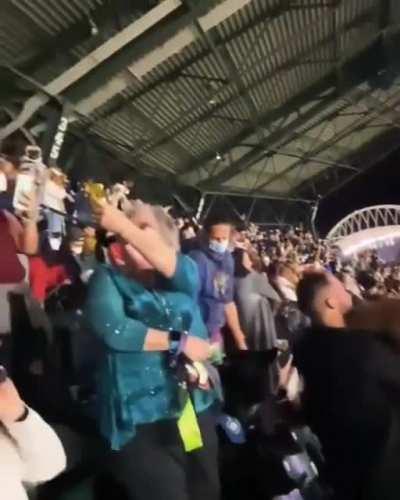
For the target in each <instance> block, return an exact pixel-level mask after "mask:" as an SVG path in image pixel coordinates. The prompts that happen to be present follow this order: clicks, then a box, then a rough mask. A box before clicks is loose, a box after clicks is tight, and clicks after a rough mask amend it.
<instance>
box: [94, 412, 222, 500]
mask: <svg viewBox="0 0 400 500" xmlns="http://www.w3.org/2000/svg"><path fill="white" fill-rule="evenodd" d="M199 425H200V429H201V432H202V436H203V443H204V446H203V448H201V449H200V450H197V451H194V452H191V453H186V452H185V451H184V449H183V446H182V441H181V438H180V436H179V434H178V429H177V424H176V422H175V421H170V422H160V423H156V424H149V425H145V426H140V427H139V429H138V431H137V434H136V436H135V438H134V439H132V441H131V442H130V443H128V445H126V446H125V447H124V448H123V449H122V450H121V451H119V452H117V453H113V455H112V457H111V460H110V464H109V465H108V466H107V471H106V475H105V477H103V478H102V480H101V481H100V482H99V484H98V488H96V489H97V494H96V499H99V500H100V499H101V500H103V499H104V500H105V499H107V500H109V499H110V498H118V500H218V499H219V495H220V487H219V472H218V441H217V435H216V431H215V422H214V418H213V417H211V416H210V415H202V416H200V417H199Z"/></svg>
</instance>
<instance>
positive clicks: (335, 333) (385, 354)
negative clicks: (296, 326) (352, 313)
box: [294, 327, 400, 500]
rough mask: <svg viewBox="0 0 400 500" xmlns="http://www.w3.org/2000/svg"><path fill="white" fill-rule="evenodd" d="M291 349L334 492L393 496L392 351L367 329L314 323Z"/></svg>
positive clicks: (395, 377)
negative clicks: (351, 328)
mask: <svg viewBox="0 0 400 500" xmlns="http://www.w3.org/2000/svg"><path fill="white" fill-rule="evenodd" d="M294 357H295V364H296V366H297V368H298V369H299V371H300V373H301V375H302V376H303V378H304V382H305V390H304V394H303V403H304V411H305V417H306V420H307V423H308V424H309V425H310V427H311V428H312V430H313V431H314V432H315V433H316V434H317V436H318V437H319V438H320V440H321V443H322V447H323V451H324V454H325V457H326V461H327V471H328V475H329V477H330V480H331V482H332V484H333V485H334V487H335V489H336V492H337V493H336V494H337V498H340V500H360V499H362V500H364V499H369V500H372V499H374V500H375V499H376V500H389V499H390V500H392V499H393V500H394V499H398V498H399V494H400V493H399V492H400V455H398V454H397V452H396V453H395V454H394V453H393V450H397V449H398V448H399V444H400V440H399V433H398V431H397V428H398V422H399V415H400V412H399V407H400V358H399V356H398V355H397V354H395V352H394V351H393V350H392V348H391V346H389V345H386V344H384V343H383V342H382V341H381V340H379V339H378V338H376V337H375V336H374V335H373V334H371V333H365V332H358V331H350V330H346V329H334V328H325V327H313V328H312V329H310V330H309V331H306V333H305V334H304V336H303V337H302V338H301V340H300V341H299V342H298V343H297V345H296V346H295V350H294Z"/></svg>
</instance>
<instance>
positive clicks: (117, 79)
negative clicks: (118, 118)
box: [78, 0, 251, 115]
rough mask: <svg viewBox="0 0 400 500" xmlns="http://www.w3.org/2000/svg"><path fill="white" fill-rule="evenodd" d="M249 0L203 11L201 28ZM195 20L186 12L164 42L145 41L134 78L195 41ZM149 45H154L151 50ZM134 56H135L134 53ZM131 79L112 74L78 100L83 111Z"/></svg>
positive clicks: (89, 110)
mask: <svg viewBox="0 0 400 500" xmlns="http://www.w3.org/2000/svg"><path fill="white" fill-rule="evenodd" d="M164 1H166V0H164ZM175 2H176V3H179V4H180V5H182V1H181V0H175ZM250 2H251V0H224V1H223V2H221V3H218V4H217V5H216V6H215V7H213V8H212V9H211V10H209V11H208V12H206V13H205V14H203V15H200V16H199V17H198V22H199V23H200V24H201V26H202V29H203V30H204V31H205V32H207V31H209V30H211V29H212V28H214V27H215V26H217V25H218V24H220V23H221V22H223V21H224V20H225V19H227V18H228V17H229V16H231V15H232V14H234V13H235V12H236V11H238V10H240V9H242V8H243V7H245V6H246V5H247V4H249V3H250ZM163 3H164V2H162V3H161V4H160V5H163ZM209 5H210V3H209V0H207V2H204V1H202V2H199V3H198V4H197V9H196V10H197V11H199V10H200V9H201V10H204V6H209ZM153 10H154V9H153ZM192 21H193V14H192V13H191V14H190V15H187V16H186V18H185V22H184V23H182V24H183V27H181V29H179V28H178V29H177V30H176V31H175V32H173V34H172V36H171V27H169V29H168V30H166V32H167V31H168V34H169V36H168V37H166V38H165V40H164V43H161V42H160V35H159V34H158V37H157V38H155V39H154V42H153V43H149V42H146V44H144V45H143V48H147V50H146V51H144V53H143V54H142V55H141V56H140V57H139V58H138V59H137V60H136V61H135V62H134V63H130V64H129V65H128V66H127V69H128V70H129V72H130V73H131V75H132V78H135V79H137V80H141V79H142V78H143V77H144V76H145V75H146V74H147V73H149V72H150V71H151V70H152V69H154V68H155V67H156V66H158V65H159V64H161V63H162V62H164V61H165V60H166V59H168V58H169V57H171V56H173V55H175V54H177V53H179V52H181V51H182V50H183V49H184V48H185V47H187V46H188V45H190V44H191V43H193V42H194V41H195V40H196V34H195V33H193V29H192V28H191V27H190V24H191V22H192ZM149 47H151V49H150V50H149ZM132 59H134V58H133V57H132ZM132 59H131V60H132ZM131 81H132V80H131ZM129 83H130V82H129V79H128V81H127V78H126V75H124V74H123V73H120V74H117V75H116V76H114V77H112V78H111V79H110V80H109V81H108V82H107V84H106V85H105V86H103V87H101V88H99V89H98V90H96V91H94V92H92V93H91V94H90V95H89V96H88V97H86V98H84V99H82V100H80V101H79V103H78V104H79V108H80V109H81V112H82V113H83V114H86V115H89V114H90V113H92V112H93V111H95V110H96V109H97V108H99V107H100V106H102V105H103V104H104V103H105V102H107V101H109V100H110V99H111V98H112V97H114V96H115V95H117V94H118V93H120V92H122V91H123V90H124V89H125V88H126V87H127V85H129Z"/></svg>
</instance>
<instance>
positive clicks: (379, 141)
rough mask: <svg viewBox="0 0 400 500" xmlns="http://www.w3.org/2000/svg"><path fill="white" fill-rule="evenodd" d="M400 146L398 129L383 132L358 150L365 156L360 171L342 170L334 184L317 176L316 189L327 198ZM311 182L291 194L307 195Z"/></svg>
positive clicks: (330, 180) (314, 181) (314, 182)
mask: <svg viewBox="0 0 400 500" xmlns="http://www.w3.org/2000/svg"><path fill="white" fill-rule="evenodd" d="M398 147H399V141H398V130H397V129H391V130H389V131H388V132H387V133H386V134H383V136H382V135H381V136H379V137H377V138H376V139H375V140H373V141H371V142H369V143H368V144H367V145H366V146H365V147H364V148H362V149H361V150H360V151H359V152H358V154H359V155H360V157H362V158H365V162H364V163H363V168H362V169H360V170H359V171H358V172H355V173H350V174H349V172H346V171H341V173H340V176H338V178H337V179H336V180H335V181H334V182H333V185H332V179H328V180H327V181H326V182H324V181H321V177H322V176H321V175H320V176H317V177H316V178H314V180H313V184H314V189H315V190H318V193H319V194H320V196H322V197H323V198H327V197H329V196H331V195H332V194H334V193H335V192H337V191H339V190H340V189H342V188H343V187H344V186H345V185H346V184H348V183H350V182H352V181H353V180H355V179H356V178H357V177H359V176H360V175H363V174H364V173H365V172H366V171H367V170H368V169H370V168H371V167H373V166H374V165H376V164H377V163H379V162H381V161H382V160H384V159H385V158H386V157H387V156H389V155H390V154H391V153H392V152H394V151H396V149H398ZM309 184H310V183H309V182H307V183H306V184H304V185H301V186H300V188H297V189H296V190H295V191H294V192H293V193H292V194H291V195H292V196H307V193H308V190H309V187H310V186H309ZM325 184H326V185H325Z"/></svg>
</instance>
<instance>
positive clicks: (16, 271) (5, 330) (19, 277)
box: [0, 156, 39, 368]
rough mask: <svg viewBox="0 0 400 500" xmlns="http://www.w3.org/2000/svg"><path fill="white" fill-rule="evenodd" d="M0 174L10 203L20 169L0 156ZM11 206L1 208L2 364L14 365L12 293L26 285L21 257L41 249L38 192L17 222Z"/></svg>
mask: <svg viewBox="0 0 400 500" xmlns="http://www.w3.org/2000/svg"><path fill="white" fill-rule="evenodd" d="M0 172H1V173H2V174H3V176H5V179H6V181H7V191H6V192H5V193H3V194H4V195H5V196H4V200H5V201H7V200H11V199H12V193H13V191H14V186H15V181H16V177H17V174H18V170H17V167H16V165H15V163H13V162H12V161H11V160H10V159H9V158H7V157H5V156H2V157H0ZM9 205H11V203H8V204H7V203H5V206H4V207H3V208H2V209H0V248H1V259H0V364H2V365H4V366H6V367H9V368H10V364H11V361H10V360H11V340H12V339H11V335H10V334H11V319H10V304H9V299H8V297H9V294H10V293H12V292H14V293H15V292H18V290H19V288H21V286H22V285H23V284H24V279H25V277H26V269H25V267H24V265H23V262H22V259H21V258H20V256H19V255H18V254H25V255H34V254H35V253H36V252H37V250H38V241H39V236H38V228H37V223H36V219H37V217H36V216H37V210H36V196H35V193H30V194H29V195H26V196H25V197H24V200H23V205H24V208H25V210H23V213H21V219H20V220H18V219H17V218H16V217H15V216H14V215H13V214H12V213H11V212H10V211H9V210H7V208H6V206H7V207H8V206H9Z"/></svg>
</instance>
